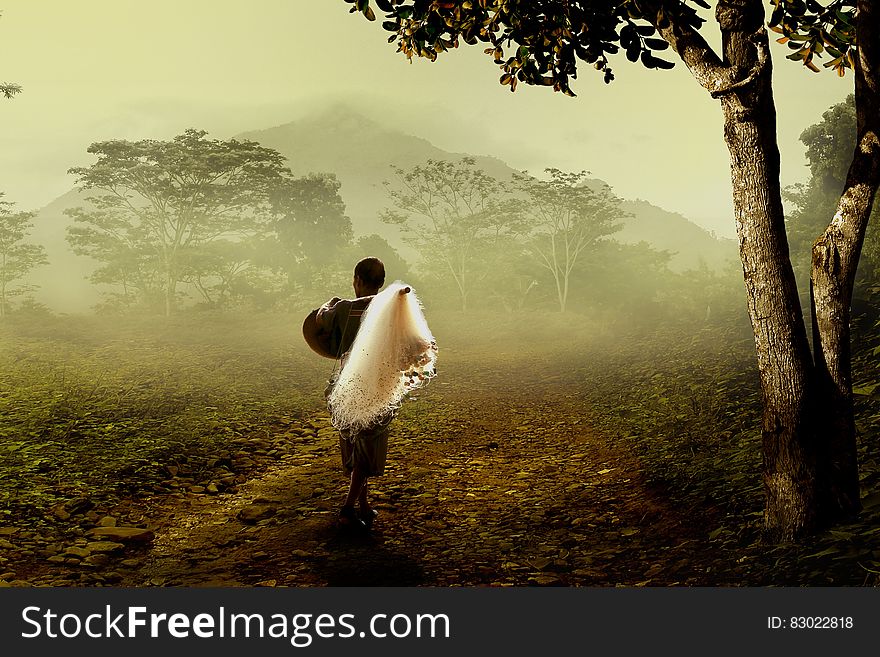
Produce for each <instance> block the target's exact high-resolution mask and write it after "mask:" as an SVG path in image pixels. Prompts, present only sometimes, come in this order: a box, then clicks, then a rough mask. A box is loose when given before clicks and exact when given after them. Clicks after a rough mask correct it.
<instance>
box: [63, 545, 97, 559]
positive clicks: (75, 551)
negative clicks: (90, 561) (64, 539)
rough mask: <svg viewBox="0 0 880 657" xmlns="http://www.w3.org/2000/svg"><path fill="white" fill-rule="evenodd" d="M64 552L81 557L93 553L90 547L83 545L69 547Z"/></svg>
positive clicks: (70, 555) (83, 557)
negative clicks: (82, 546)
mask: <svg viewBox="0 0 880 657" xmlns="http://www.w3.org/2000/svg"><path fill="white" fill-rule="evenodd" d="M64 554H65V555H67V556H69V557H78V558H80V559H85V558H86V557H87V556H89V555H90V554H91V552H90V551H89V549H88V548H81V547H76V546H73V547H69V548H67V549H66V550H65V551H64Z"/></svg>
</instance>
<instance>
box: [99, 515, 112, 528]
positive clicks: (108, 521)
mask: <svg viewBox="0 0 880 657" xmlns="http://www.w3.org/2000/svg"><path fill="white" fill-rule="evenodd" d="M115 526H116V518H114V517H113V516H104V517H103V518H101V519H100V520H99V521H98V527H115Z"/></svg>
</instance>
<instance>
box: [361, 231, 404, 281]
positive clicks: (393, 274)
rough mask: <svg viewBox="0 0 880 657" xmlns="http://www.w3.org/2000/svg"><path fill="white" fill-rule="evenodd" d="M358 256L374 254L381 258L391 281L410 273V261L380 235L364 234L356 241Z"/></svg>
mask: <svg viewBox="0 0 880 657" xmlns="http://www.w3.org/2000/svg"><path fill="white" fill-rule="evenodd" d="M355 251H356V255H357V258H366V257H368V256H373V257H376V258H379V260H381V261H382V263H383V264H384V265H385V272H386V273H387V275H388V278H389V279H390V281H394V280H396V279H398V278H399V279H401V280H402V279H403V278H404V277H405V276H406V275H407V273H409V263H407V261H406V260H404V259H403V258H402V257H401V256H400V254H399V253H398V252H397V250H396V249H395V248H394V247H393V246H391V245H390V244H389V243H388V240H386V239H385V238H384V237H381V236H379V235H364V236H363V237H361V238H359V239H358V240H357V242H356V243H355Z"/></svg>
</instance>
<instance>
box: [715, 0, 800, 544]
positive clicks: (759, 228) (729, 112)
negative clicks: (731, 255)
mask: <svg viewBox="0 0 880 657" xmlns="http://www.w3.org/2000/svg"><path fill="white" fill-rule="evenodd" d="M716 17H717V20H718V22H719V25H720V27H721V31H722V40H723V49H724V52H723V64H724V66H725V68H726V69H727V70H728V71H730V72H732V73H733V78H734V79H737V80H744V79H747V78H753V79H751V80H750V81H749V82H748V83H747V84H744V85H740V84H736V83H734V84H732V85H730V86H729V87H728V90H727V91H725V90H724V89H720V90H716V91H715V93H714V94H713V95H715V96H716V97H720V98H721V106H722V110H723V113H724V138H725V141H726V143H727V146H728V149H729V151H730V165H731V180H732V184H733V203H734V212H735V217H736V228H737V235H738V237H739V244H740V256H741V258H742V266H743V276H744V280H745V285H746V290H747V293H748V310H749V316H750V318H751V322H752V328H753V329H754V334H755V347H756V351H757V356H758V369H759V372H760V378H761V389H762V395H763V404H764V410H763V422H762V445H763V459H764V489H765V495H766V503H765V510H764V524H765V529H766V530H767V532H768V534H769V535H770V536H771V537H772V538H774V539H781V540H791V539H793V538H795V537H797V536H799V535H801V534H803V533H805V532H807V531H809V530H810V529H812V528H813V527H814V526H815V524H816V521H817V516H816V507H815V502H816V488H815V487H816V453H815V450H816V440H815V431H814V427H813V423H812V422H811V420H812V413H811V408H812V402H813V392H814V391H813V387H812V380H811V379H812V359H811V355H810V349H809V343H808V340H807V332H806V327H805V325H804V320H803V314H802V312H801V309H800V303H799V300H798V293H797V285H796V283H795V276H794V271H793V269H792V266H791V260H790V258H789V251H788V241H787V239H786V233H785V221H784V215H783V208H782V195H781V191H780V183H779V173H780V172H779V148H778V145H777V141H776V109H775V106H774V101H773V90H772V87H771V78H772V66H771V62H770V53H769V47H768V38H767V33H766V30H765V29H764V27H763V23H764V8H763V6H762V3H761V0H733V1H730V0H728V2H721V3H719V5H718V11H717V14H716Z"/></svg>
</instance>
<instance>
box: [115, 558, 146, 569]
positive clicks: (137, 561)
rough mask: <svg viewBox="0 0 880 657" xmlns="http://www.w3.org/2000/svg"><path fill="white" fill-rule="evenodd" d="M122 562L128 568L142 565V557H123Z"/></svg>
mask: <svg viewBox="0 0 880 657" xmlns="http://www.w3.org/2000/svg"><path fill="white" fill-rule="evenodd" d="M120 563H121V564H122V565H123V566H125V567H126V568H134V567H135V566H140V565H141V561H140V559H123V560H122V561H121V562H120Z"/></svg>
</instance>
